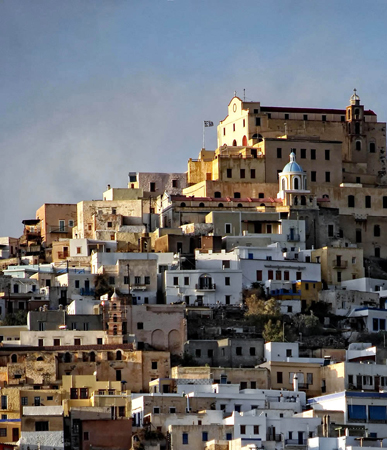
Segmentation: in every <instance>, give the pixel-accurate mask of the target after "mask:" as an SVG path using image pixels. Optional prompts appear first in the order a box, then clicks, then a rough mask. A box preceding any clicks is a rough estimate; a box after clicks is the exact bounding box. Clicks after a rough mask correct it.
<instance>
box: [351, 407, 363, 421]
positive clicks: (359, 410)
mask: <svg viewBox="0 0 387 450" xmlns="http://www.w3.org/2000/svg"><path fill="white" fill-rule="evenodd" d="M348 417H349V419H358V420H366V419H367V407H366V405H348Z"/></svg>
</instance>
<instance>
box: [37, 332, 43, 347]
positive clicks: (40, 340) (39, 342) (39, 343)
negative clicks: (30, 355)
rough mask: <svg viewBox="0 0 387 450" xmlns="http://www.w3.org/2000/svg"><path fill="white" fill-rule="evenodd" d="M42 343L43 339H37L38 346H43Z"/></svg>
mask: <svg viewBox="0 0 387 450" xmlns="http://www.w3.org/2000/svg"><path fill="white" fill-rule="evenodd" d="M39 331H40V330H39ZM43 345H44V341H43V339H38V347H43Z"/></svg>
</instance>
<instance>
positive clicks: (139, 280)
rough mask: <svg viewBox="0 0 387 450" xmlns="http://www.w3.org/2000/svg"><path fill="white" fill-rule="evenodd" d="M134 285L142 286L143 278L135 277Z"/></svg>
mask: <svg viewBox="0 0 387 450" xmlns="http://www.w3.org/2000/svg"><path fill="white" fill-rule="evenodd" d="M134 284H136V285H138V284H141V277H134Z"/></svg>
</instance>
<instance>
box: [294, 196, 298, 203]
mask: <svg viewBox="0 0 387 450" xmlns="http://www.w3.org/2000/svg"><path fill="white" fill-rule="evenodd" d="M293 205H298V197H294V199H293Z"/></svg>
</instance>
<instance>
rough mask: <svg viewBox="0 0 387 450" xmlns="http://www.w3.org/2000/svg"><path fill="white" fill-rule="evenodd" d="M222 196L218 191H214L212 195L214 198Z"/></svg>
mask: <svg viewBox="0 0 387 450" xmlns="http://www.w3.org/2000/svg"><path fill="white" fill-rule="evenodd" d="M221 196H222V193H221V192H219V191H216V192H214V197H215V198H220V197H221Z"/></svg>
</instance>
